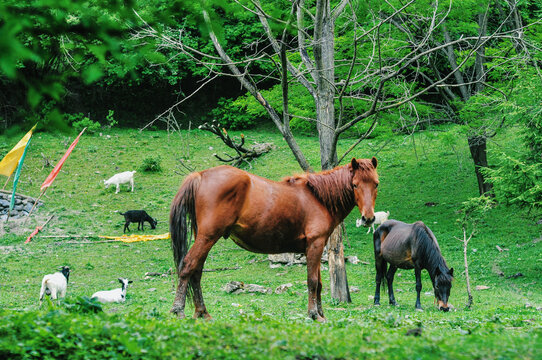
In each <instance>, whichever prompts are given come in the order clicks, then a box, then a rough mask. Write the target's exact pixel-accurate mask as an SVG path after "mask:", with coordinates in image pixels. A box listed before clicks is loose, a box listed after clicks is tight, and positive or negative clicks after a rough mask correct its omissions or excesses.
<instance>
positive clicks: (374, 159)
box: [371, 156, 378, 169]
mask: <svg viewBox="0 0 542 360" xmlns="http://www.w3.org/2000/svg"><path fill="white" fill-rule="evenodd" d="M371 163H372V164H373V167H374V168H375V169H376V166H377V165H378V161H377V160H376V158H375V157H374V156H373V158H372V159H371Z"/></svg>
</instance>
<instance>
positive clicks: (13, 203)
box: [9, 128, 33, 211]
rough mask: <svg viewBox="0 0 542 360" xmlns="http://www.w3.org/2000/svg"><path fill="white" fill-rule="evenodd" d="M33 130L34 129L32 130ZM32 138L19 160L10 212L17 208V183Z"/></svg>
mask: <svg viewBox="0 0 542 360" xmlns="http://www.w3.org/2000/svg"><path fill="white" fill-rule="evenodd" d="M32 129H33V128H32ZM31 140H32V138H29V139H28V141H27V143H26V146H25V147H24V151H23V155H22V156H21V159H19V166H17V171H16V172H15V178H14V179H13V193H12V194H11V202H10V204H9V211H11V210H13V207H14V206H15V191H16V190H17V183H18V182H19V176H20V175H21V169H22V168H23V161H24V158H25V156H26V151H27V150H28V148H29V147H30V146H29V145H30V141H31Z"/></svg>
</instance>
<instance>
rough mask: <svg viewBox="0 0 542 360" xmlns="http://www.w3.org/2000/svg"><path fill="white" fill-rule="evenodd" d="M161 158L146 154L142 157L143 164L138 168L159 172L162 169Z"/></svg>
mask: <svg viewBox="0 0 542 360" xmlns="http://www.w3.org/2000/svg"><path fill="white" fill-rule="evenodd" d="M161 163H162V158H161V157H160V155H158V156H156V157H155V156H147V157H146V158H145V159H143V164H141V166H140V167H139V170H141V171H145V172H160V171H162V165H161Z"/></svg>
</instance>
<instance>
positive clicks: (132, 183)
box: [130, 178, 134, 192]
mask: <svg viewBox="0 0 542 360" xmlns="http://www.w3.org/2000/svg"><path fill="white" fill-rule="evenodd" d="M130 185H132V192H134V178H131V179H130Z"/></svg>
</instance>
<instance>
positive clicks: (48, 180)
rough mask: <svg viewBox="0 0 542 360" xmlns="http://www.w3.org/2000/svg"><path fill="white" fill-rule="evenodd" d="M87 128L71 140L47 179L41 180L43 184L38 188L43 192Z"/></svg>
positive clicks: (53, 179)
mask: <svg viewBox="0 0 542 360" xmlns="http://www.w3.org/2000/svg"><path fill="white" fill-rule="evenodd" d="M86 129H87V128H84V129H83V131H81V133H80V134H79V136H77V137H76V138H75V140H74V141H73V142H72V144H71V145H70V147H69V148H68V151H66V153H65V154H64V156H63V157H62V159H60V161H59V162H58V164H56V166H55V168H54V169H53V170H52V171H51V173H50V174H49V176H47V179H45V181H44V182H43V184H41V188H40V190H41V191H42V192H43V191H44V190H46V189H47V188H48V187H49V186H51V184H52V183H53V181H55V178H56V176H57V175H58V173H59V172H60V169H61V168H62V165H64V162H65V161H66V159H67V158H68V156H70V154H71V152H72V150H73V148H74V147H75V145H77V142H78V141H79V138H80V137H81V135H83V133H84V132H85V130H86Z"/></svg>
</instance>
